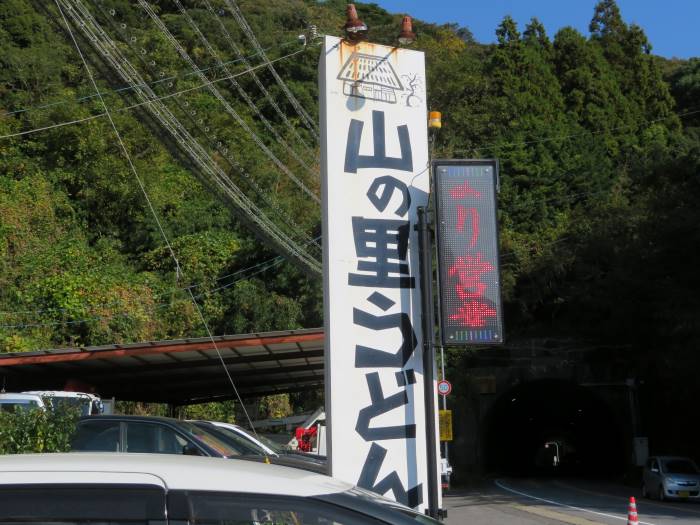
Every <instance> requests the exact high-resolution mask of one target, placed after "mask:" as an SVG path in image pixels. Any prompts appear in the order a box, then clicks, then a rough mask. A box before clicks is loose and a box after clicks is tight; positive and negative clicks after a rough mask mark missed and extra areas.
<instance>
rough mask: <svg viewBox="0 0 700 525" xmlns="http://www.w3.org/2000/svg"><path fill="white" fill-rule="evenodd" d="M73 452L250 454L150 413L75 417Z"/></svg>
mask: <svg viewBox="0 0 700 525" xmlns="http://www.w3.org/2000/svg"><path fill="white" fill-rule="evenodd" d="M71 450H72V451H74V452H132V453H133V452H147V453H156V454H181V455H190V456H213V457H234V456H240V455H250V454H253V453H254V452H253V451H252V449H251V448H250V447H243V446H237V445H234V444H232V443H230V442H224V441H222V440H221V439H219V438H218V437H217V436H214V435H212V434H211V433H210V432H207V431H206V430H204V429H202V428H200V427H197V426H196V425H193V424H192V423H188V422H186V421H179V420H177V419H172V418H167V417H154V416H120V415H109V416H86V417H82V418H81V419H80V421H78V428H77V431H76V433H75V435H74V436H73V440H72V444H71Z"/></svg>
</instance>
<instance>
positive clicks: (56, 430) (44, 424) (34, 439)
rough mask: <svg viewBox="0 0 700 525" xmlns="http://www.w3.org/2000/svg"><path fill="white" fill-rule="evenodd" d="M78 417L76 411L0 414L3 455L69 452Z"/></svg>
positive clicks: (0, 437)
mask: <svg viewBox="0 0 700 525" xmlns="http://www.w3.org/2000/svg"><path fill="white" fill-rule="evenodd" d="M79 417H80V413H79V412H78V411H77V410H74V409H60V410H55V411H44V410H38V409H37V410H16V411H14V412H0V454H26V453H31V452H66V451H68V450H69V449H70V441H71V438H72V437H73V433H74V432H75V429H76V422H77V420H78V418H79Z"/></svg>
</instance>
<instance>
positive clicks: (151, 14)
mask: <svg viewBox="0 0 700 525" xmlns="http://www.w3.org/2000/svg"><path fill="white" fill-rule="evenodd" d="M138 2H139V5H140V6H141V7H142V8H143V10H144V11H146V13H147V14H148V16H149V17H150V18H151V20H152V21H153V22H154V23H155V25H156V27H157V28H158V29H159V30H160V32H161V33H163V35H164V36H165V38H166V39H167V40H168V42H170V44H171V45H172V46H173V47H174V48H175V50H176V51H177V52H178V54H179V55H180V56H181V57H182V59H183V60H184V61H185V62H187V63H188V64H189V65H190V67H192V68H193V69H194V71H195V73H196V74H197V77H198V78H199V79H200V80H202V81H203V82H208V81H209V79H208V78H207V76H206V75H205V74H204V73H202V72H201V70H200V69H199V67H198V66H197V64H196V63H195V62H194V60H192V58H191V57H190V55H189V54H188V53H187V51H186V50H185V48H184V47H182V45H181V44H180V43H179V42H178V41H177V39H176V38H175V37H174V36H173V34H172V33H171V32H170V31H169V30H168V28H167V27H166V26H165V24H164V23H163V22H162V20H161V19H160V18H159V17H158V15H157V14H156V13H155V11H153V9H151V6H150V5H149V4H148V2H147V1H146V0H138ZM207 89H208V90H209V92H210V93H211V94H212V95H213V96H214V97H215V98H216V99H217V100H218V101H219V103H220V104H221V105H222V106H223V107H224V109H225V110H226V112H227V113H228V114H229V115H230V116H231V117H233V119H234V120H235V121H236V123H237V124H238V125H239V126H240V127H241V128H243V129H244V130H245V131H246V133H248V135H250V137H251V138H252V139H253V142H255V144H256V145H257V146H258V147H259V148H260V149H261V150H262V151H263V152H264V153H265V155H267V156H268V157H269V159H270V160H271V161H272V162H273V163H274V164H275V165H276V166H277V167H278V168H279V169H280V170H281V171H282V172H283V173H284V174H285V175H287V176H288V177H289V178H290V179H291V180H292V181H294V183H295V184H296V185H297V186H299V188H301V190H302V191H304V193H306V194H307V195H309V196H310V197H311V198H312V199H313V200H314V201H316V202H317V203H319V204H320V202H321V199H320V197H319V196H318V195H316V194H315V193H314V192H313V191H311V189H309V188H308V186H306V185H305V184H304V183H303V181H301V180H300V179H299V178H298V177H297V176H296V175H294V174H293V173H292V172H291V171H290V170H289V168H287V166H286V165H285V164H284V163H283V162H282V161H280V160H279V159H278V158H277V156H276V155H275V154H274V153H273V152H272V151H271V150H270V148H268V147H267V145H266V144H265V143H264V142H263V141H262V139H260V137H258V135H257V134H256V133H255V131H253V129H251V127H250V126H248V124H247V123H246V121H245V120H243V118H242V117H241V116H240V115H239V114H238V112H236V110H235V109H234V108H233V106H231V104H229V103H228V101H227V100H226V99H225V98H224V96H223V95H222V94H221V92H220V91H219V90H218V89H216V87H215V86H214V85H212V84H209V85H208V86H207Z"/></svg>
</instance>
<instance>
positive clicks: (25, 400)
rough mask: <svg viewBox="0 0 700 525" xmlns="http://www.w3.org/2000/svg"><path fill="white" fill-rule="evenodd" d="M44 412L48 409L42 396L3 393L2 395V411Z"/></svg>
mask: <svg viewBox="0 0 700 525" xmlns="http://www.w3.org/2000/svg"><path fill="white" fill-rule="evenodd" d="M33 408H34V409H39V410H44V409H45V408H46V407H45V405H44V401H43V399H42V398H41V396H38V395H35V394H26V393H15V392H2V393H0V411H3V412H12V411H14V410H31V409H33Z"/></svg>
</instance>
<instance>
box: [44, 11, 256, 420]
mask: <svg viewBox="0 0 700 525" xmlns="http://www.w3.org/2000/svg"><path fill="white" fill-rule="evenodd" d="M55 1H56V6H57V7H58V10H59V11H60V13H61V17H62V18H63V22H64V23H65V24H66V28H67V29H68V32H69V33H70V36H71V39H72V40H73V43H74V44H75V48H76V50H77V51H78V54H79V55H80V59H81V60H82V62H83V65H84V66H85V70H86V71H87V73H88V76H89V77H90V82H91V83H92V85H93V86H94V88H95V91H96V92H97V93H98V94H99V89H98V87H97V83H96V82H95V79H94V77H93V76H92V72H91V71H90V68H89V67H88V63H87V60H86V59H85V57H84V56H83V53H82V51H81V50H80V46H79V45H78V41H77V40H76V39H75V36H74V35H73V31H72V30H71V28H70V24H69V23H68V20H67V19H66V17H65V15H64V14H63V10H62V9H61V4H60V3H59V0H55ZM77 2H79V0H76V3H77ZM99 98H100V102H102V105H103V106H104V109H105V113H107V118H108V119H109V121H110V123H111V124H112V128H113V129H114V134H115V135H116V137H117V140H118V141H119V144H120V146H121V148H122V150H123V151H124V155H125V156H126V157H127V160H128V161H129V165H130V166H131V169H132V171H133V173H134V176H135V177H136V180H137V181H138V183H139V186H140V187H141V191H142V192H143V195H144V198H145V199H146V202H147V203H148V207H149V209H150V210H151V214H152V215H153V219H154V220H155V221H156V224H158V228H159V229H160V233H161V235H162V236H163V240H164V241H165V244H166V246H167V247H168V250H169V251H170V256H171V257H172V259H173V262H174V263H175V270H176V275H177V277H178V278H179V277H180V274H181V270H180V263H179V262H178V260H177V256H176V255H175V252H174V251H173V249H172V245H171V244H170V241H169V240H168V236H167V235H166V234H165V230H163V227H162V226H161V223H160V220H159V219H158V215H157V214H156V211H155V209H154V208H153V205H152V204H151V200H150V198H149V197H148V192H147V191H146V188H145V187H144V185H143V183H142V182H141V178H140V177H139V175H138V172H137V171H136V168H135V167H134V164H133V162H132V161H131V156H130V155H129V152H128V150H127V149H126V146H124V142H123V141H122V139H121V135H120V134H119V131H118V130H117V127H116V125H115V124H114V121H113V120H112V116H111V115H110V113H109V109H108V108H107V104H105V101H104V99H103V98H102V96H101V95H100V97H99ZM188 291H189V295H190V297H191V298H192V303H193V304H194V306H195V308H196V310H197V313H198V314H199V317H200V318H201V321H202V324H203V325H204V328H205V329H206V331H207V334H208V335H209V338H210V340H211V343H212V345H213V346H214V349H215V350H216V353H217V355H218V356H219V359H220V361H221V366H223V368H224V371H225V372H226V376H227V377H228V379H229V381H230V383H231V387H232V388H233V391H234V392H235V394H236V397H237V398H238V401H239V402H240V404H241V406H242V408H243V411H244V413H245V415H246V417H247V418H248V423H250V426H251V428H252V426H253V422H252V420H251V418H250V416H249V415H248V411H247V410H246V408H245V405H244V404H243V400H242V399H241V396H240V394H239V393H238V389H237V388H236V384H235V382H234V381H233V378H232V377H231V373H230V372H229V371H228V367H227V366H226V363H225V362H224V358H223V356H222V355H221V351H220V350H219V347H218V345H217V344H216V340H215V339H214V336H213V335H212V333H211V330H209V324H208V323H207V321H206V319H205V318H204V314H203V313H202V309H201V308H200V306H199V303H198V302H197V300H196V299H195V297H194V294H193V293H192V290H188ZM253 430H255V429H253Z"/></svg>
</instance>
